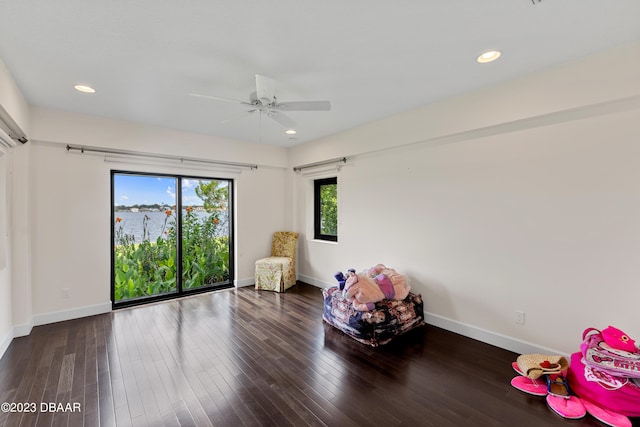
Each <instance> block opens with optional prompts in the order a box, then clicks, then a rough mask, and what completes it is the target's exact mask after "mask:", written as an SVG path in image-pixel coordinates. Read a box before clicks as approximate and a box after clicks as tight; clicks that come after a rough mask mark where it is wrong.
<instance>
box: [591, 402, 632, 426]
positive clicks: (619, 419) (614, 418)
mask: <svg viewBox="0 0 640 427" xmlns="http://www.w3.org/2000/svg"><path fill="white" fill-rule="evenodd" d="M582 403H583V404H584V407H585V409H586V410H587V412H588V413H589V415H591V416H592V417H593V418H595V419H596V420H598V421H600V422H601V423H603V424H606V425H608V426H611V427H631V420H630V419H629V418H628V417H625V416H624V415H622V414H619V413H617V412H612V411H609V410H608V409H605V408H602V407H600V406H598V405H596V404H595V403H591V402H589V401H588V400H583V401H582Z"/></svg>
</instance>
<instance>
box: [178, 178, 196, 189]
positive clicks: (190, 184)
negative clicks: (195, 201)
mask: <svg viewBox="0 0 640 427" xmlns="http://www.w3.org/2000/svg"><path fill="white" fill-rule="evenodd" d="M199 183H200V181H199V180H195V179H183V180H182V186H183V187H186V188H193V187H195V186H196V185H198V184H199Z"/></svg>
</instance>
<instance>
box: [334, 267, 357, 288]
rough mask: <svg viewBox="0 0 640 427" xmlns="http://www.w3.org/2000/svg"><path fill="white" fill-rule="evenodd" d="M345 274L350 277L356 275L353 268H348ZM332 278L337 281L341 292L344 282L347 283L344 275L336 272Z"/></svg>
mask: <svg viewBox="0 0 640 427" xmlns="http://www.w3.org/2000/svg"><path fill="white" fill-rule="evenodd" d="M347 274H349V275H350V276H351V275H354V274H356V270H355V269H354V268H350V269H349V270H347ZM333 277H335V278H336V280H337V281H338V285H339V286H340V290H343V289H344V285H345V282H346V281H347V278H346V277H345V276H344V274H342V271H338V272H337V273H336V274H335V275H334V276H333Z"/></svg>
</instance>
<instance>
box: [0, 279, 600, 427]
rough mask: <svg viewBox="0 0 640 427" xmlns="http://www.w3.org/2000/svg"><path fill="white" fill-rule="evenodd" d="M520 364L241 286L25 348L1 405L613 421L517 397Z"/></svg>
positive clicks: (371, 420)
mask: <svg viewBox="0 0 640 427" xmlns="http://www.w3.org/2000/svg"><path fill="white" fill-rule="evenodd" d="M425 305H426V307H428V306H429V300H428V298H425ZM516 356H517V355H516V354H514V353H511V352H509V351H505V350H502V349H498V348H496V347H493V346H490V345H487V344H483V343H480V342H478V341H474V340H471V339H468V338H465V337H462V336H460V335H456V334H454V333H451V332H447V331H445V330H442V329H439V328H436V327H433V326H429V325H427V326H425V327H423V328H420V329H417V330H414V331H412V332H410V333H408V334H406V335H404V336H402V337H400V338H398V339H396V340H395V341H393V342H391V343H390V344H388V345H386V346H382V347H379V348H370V347H368V346H365V345H363V344H360V343H358V342H356V341H354V340H352V339H351V338H349V337H347V336H346V335H344V334H342V333H341V332H339V331H337V330H335V329H333V328H332V327H330V326H328V325H326V324H325V323H324V322H323V321H322V295H321V291H320V289H318V288H316V287H313V286H310V285H306V284H302V283H301V284H298V285H297V286H294V287H293V288H291V289H290V290H289V291H287V292H286V293H284V294H278V293H275V292H268V291H255V290H254V289H253V288H241V289H238V290H235V289H231V290H226V291H220V292H216V293H211V294H201V295H197V296H193V297H187V298H183V299H179V300H173V301H168V302H162V303H156V304H153V305H148V306H142V307H136V308H130V309H123V310H119V311H115V312H112V313H108V314H104V315H99V316H92V317H87V318H83V319H77V320H72V321H67V322H61V323H56V324H51V325H44V326H38V327H36V328H34V329H33V332H32V333H31V335H29V336H28V337H21V338H16V339H14V340H13V342H12V344H11V345H10V347H9V349H8V350H7V352H6V353H5V355H4V357H3V358H2V359H1V360H0V403H1V402H9V403H13V404H14V409H20V408H18V406H17V405H19V404H26V406H25V405H23V406H24V407H23V408H22V409H25V407H26V409H29V410H31V409H34V405H35V412H0V426H73V427H76V426H83V425H84V426H99V425H100V426H114V425H117V426H131V425H133V426H162V425H168V426H197V427H201V426H233V427H241V426H286V425H295V426H306V425H314V426H324V425H326V426H340V427H342V426H366V425H375V426H385V427H386V426H601V425H602V424H600V423H599V422H598V421H596V420H595V419H593V418H590V417H589V416H587V417H585V418H583V419H581V420H577V421H569V420H565V419H562V418H560V417H559V416H557V415H555V414H554V413H552V412H551V410H550V409H548V408H547V406H546V404H545V401H544V399H543V398H540V397H533V396H529V395H526V394H523V393H521V392H519V391H517V390H515V389H513V388H512V387H511V386H510V384H509V381H510V380H511V378H512V377H513V376H514V375H515V373H514V372H513V371H512V369H511V362H512V361H513V360H515V357H516ZM50 403H51V404H53V407H51V405H50ZM56 403H57V404H58V406H56ZM74 405H75V406H74ZM74 409H76V411H75V412H74V411H73V410H74ZM78 409H79V411H78ZM63 410H65V411H63Z"/></svg>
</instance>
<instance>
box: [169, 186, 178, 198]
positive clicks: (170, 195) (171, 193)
mask: <svg viewBox="0 0 640 427" xmlns="http://www.w3.org/2000/svg"><path fill="white" fill-rule="evenodd" d="M167 194H168V195H169V197H171V200H175V199H176V194H175V193H174V192H173V188H171V187H167Z"/></svg>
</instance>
